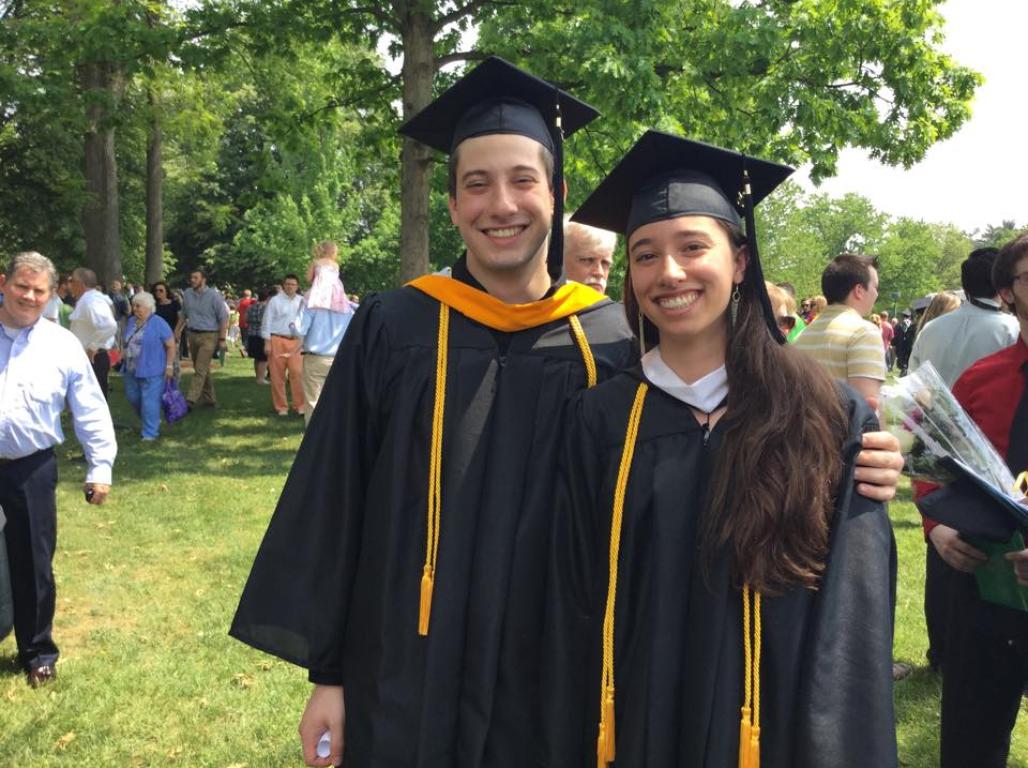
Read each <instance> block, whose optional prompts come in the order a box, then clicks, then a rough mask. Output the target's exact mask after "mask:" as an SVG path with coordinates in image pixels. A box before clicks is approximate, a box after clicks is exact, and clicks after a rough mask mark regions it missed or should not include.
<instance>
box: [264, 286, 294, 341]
mask: <svg viewBox="0 0 1028 768" xmlns="http://www.w3.org/2000/svg"><path fill="white" fill-rule="evenodd" d="M302 305H303V297H302V296H301V295H300V294H298V293H297V294H296V295H294V296H293V298H289V297H288V296H286V295H285V294H284V293H277V294H275V295H274V296H272V297H271V300H270V301H269V302H268V306H267V308H266V309H265V310H264V319H263V320H262V321H261V338H262V339H270V338H271V337H272V336H295V337H296V338H299V337H300V330H299V329H300V307H301V306H302Z"/></svg>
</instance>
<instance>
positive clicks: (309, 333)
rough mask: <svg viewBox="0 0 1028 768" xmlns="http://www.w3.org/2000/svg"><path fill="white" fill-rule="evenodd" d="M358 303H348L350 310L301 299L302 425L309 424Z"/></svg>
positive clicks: (299, 323)
mask: <svg viewBox="0 0 1028 768" xmlns="http://www.w3.org/2000/svg"><path fill="white" fill-rule="evenodd" d="M356 310H357V305H356V304H353V303H351V304H350V311H349V312H336V311H334V310H331V309H311V308H310V307H308V306H307V304H306V302H304V303H303V304H302V305H301V306H300V316H299V322H298V328H299V332H300V335H301V336H303V397H304V410H303V424H304V426H305V427H306V426H307V425H308V424H310V421H311V415H312V414H313V413H314V406H315V405H317V404H318V398H319V397H321V390H322V388H323V387H324V386H325V379H326V378H327V377H328V372H329V369H330V368H331V367H332V361H333V360H334V359H335V356H336V350H337V349H339V343H340V342H341V341H342V340H343V336H344V335H345V333H346V329H347V328H348V327H349V325H350V320H352V319H353V313H354V312H356Z"/></svg>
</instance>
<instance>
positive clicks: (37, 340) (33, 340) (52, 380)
mask: <svg viewBox="0 0 1028 768" xmlns="http://www.w3.org/2000/svg"><path fill="white" fill-rule="evenodd" d="M65 404H67V405H68V407H69V408H70V409H71V416H72V420H73V423H74V425H75V435H76V437H78V439H79V442H80V443H81V444H82V448H83V450H84V451H85V454H86V462H87V464H88V470H87V472H86V482H89V483H104V484H107V485H109V484H110V482H111V474H112V470H113V467H114V458H115V456H116V455H117V453H118V444H117V442H116V440H115V438H114V425H113V424H112V423H111V412H110V409H108V407H107V401H106V400H105V399H104V396H103V393H102V392H101V391H100V385H99V383H97V380H96V376H95V375H94V374H93V368H92V366H91V365H90V364H89V359H88V358H87V357H86V355H85V353H84V352H83V351H82V346H81V344H79V342H78V341H77V340H76V339H75V337H74V336H73V335H72V334H71V333H70V332H69V331H67V330H65V329H64V328H61V326H59V325H57V324H56V323H52V322H50V321H49V320H46V319H44V318H40V319H39V320H37V321H36V323H35V325H32V326H30V327H29V328H6V327H4V326H3V325H2V324H0V458H4V459H20V458H23V457H25V456H28V455H30V454H33V453H35V452H36V451H41V450H44V449H46V448H53V447H54V446H55V445H58V444H60V443H62V442H64V433H63V432H62V431H61V411H63V410H64V406H65Z"/></svg>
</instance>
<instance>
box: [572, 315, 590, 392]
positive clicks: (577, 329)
mask: <svg viewBox="0 0 1028 768" xmlns="http://www.w3.org/2000/svg"><path fill="white" fill-rule="evenodd" d="M568 324H569V325H570V326H571V335H572V336H574V337H575V343H576V344H577V345H578V349H579V350H581V352H582V362H583V363H585V380H586V384H588V386H589V387H590V388H591V387H595V386H596V360H595V359H594V358H593V351H592V349H591V348H590V347H589V339H587V338H586V337H585V331H584V330H582V321H581V320H579V319H578V315H571V316H570V317H569V318H568Z"/></svg>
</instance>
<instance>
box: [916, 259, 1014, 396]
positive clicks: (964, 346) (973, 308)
mask: <svg viewBox="0 0 1028 768" xmlns="http://www.w3.org/2000/svg"><path fill="white" fill-rule="evenodd" d="M998 253H999V251H998V250H997V249H996V248H979V249H978V250H976V251H972V252H971V255H970V256H968V257H967V260H966V261H965V262H964V263H963V264H961V265H960V282H961V285H962V287H963V289H964V295H965V296H966V297H967V298H966V301H965V302H964V303H963V304H962V305H961V306H960V307H959V308H958V309H956V310H954V311H953V312H948V313H947V314H945V315H942V316H940V317H937V318H935V319H934V320H932V321H931V322H930V323H928V325H926V326H925V327H924V328H922V329H921V332H920V333H919V334H918V335H917V338H916V339H915V340H914V348H913V350H912V351H911V353H910V370H911V371H916V370H917V369H918V368H919V367H920V366H921V365H922V364H923V363H925V362H929V361H930V362H931V364H932V365H934V366H935V369H936V370H937V371H938V372H939V374H940V375H941V376H942V380H943V381H945V382H946V385H947V386H950V387H952V386H953V384H954V383H955V382H956V380H957V379H959V378H960V374H962V373H963V372H964V371H966V370H967V369H968V368H970V367H971V366H972V365H973V364H974V363H976V362H977V361H978V360H981V359H982V358H983V357H985V356H986V355H991V354H992V353H993V352H999V351H1000V350H1001V349H1006V348H1007V347H1009V346H1010V345H1011V344H1013V343H1014V342H1015V341H1017V336H1018V333H1019V332H1020V327H1019V326H1018V324H1017V318H1016V317H1014V316H1013V315H1009V314H1006V313H1004V312H1003V311H1002V309H1001V308H1000V305H999V296H998V295H997V294H996V289H995V288H994V287H993V285H992V265H993V264H994V263H995V261H996V256H997V254H998Z"/></svg>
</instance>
